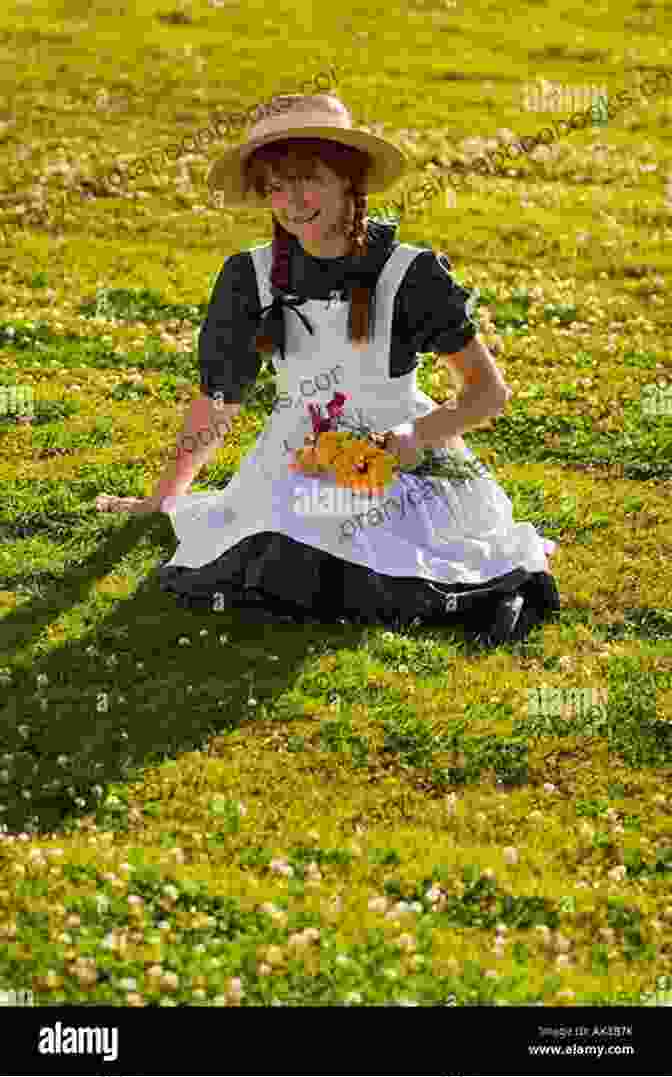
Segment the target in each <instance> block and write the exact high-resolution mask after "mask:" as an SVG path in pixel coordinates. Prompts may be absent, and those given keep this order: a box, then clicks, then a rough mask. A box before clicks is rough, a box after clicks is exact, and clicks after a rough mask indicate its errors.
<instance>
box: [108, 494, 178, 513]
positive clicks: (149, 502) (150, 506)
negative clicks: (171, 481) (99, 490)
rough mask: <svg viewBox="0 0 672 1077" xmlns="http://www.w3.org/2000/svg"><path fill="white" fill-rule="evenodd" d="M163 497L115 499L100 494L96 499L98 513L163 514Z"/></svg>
mask: <svg viewBox="0 0 672 1077" xmlns="http://www.w3.org/2000/svg"><path fill="white" fill-rule="evenodd" d="M162 501H163V497H114V496H113V495H111V494H100V495H99V496H98V497H97V498H96V508H97V509H98V512H133V513H137V514H144V513H151V512H161V511H162V509H161V502H162Z"/></svg>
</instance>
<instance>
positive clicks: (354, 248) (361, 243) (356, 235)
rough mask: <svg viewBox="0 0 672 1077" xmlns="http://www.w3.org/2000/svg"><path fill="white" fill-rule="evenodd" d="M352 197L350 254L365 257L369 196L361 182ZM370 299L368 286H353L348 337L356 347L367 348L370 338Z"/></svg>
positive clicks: (367, 245) (366, 251)
mask: <svg viewBox="0 0 672 1077" xmlns="http://www.w3.org/2000/svg"><path fill="white" fill-rule="evenodd" d="M352 197H353V201H354V206H355V212H354V219H353V223H352V230H351V232H350V256H351V257H354V258H364V256H365V255H366V254H367V253H368V249H369V242H368V235H367V230H366V224H365V221H364V217H365V214H366V204H367V197H366V193H365V191H364V188H363V187H362V186H361V184H353V188H352ZM369 299H370V290H369V289H368V288H356V287H355V288H352V289H351V299H350V311H349V313H348V339H349V340H350V342H351V343H352V345H353V346H354V347H355V348H359V349H361V348H365V347H366V345H367V342H368V339H369V328H370V327H369Z"/></svg>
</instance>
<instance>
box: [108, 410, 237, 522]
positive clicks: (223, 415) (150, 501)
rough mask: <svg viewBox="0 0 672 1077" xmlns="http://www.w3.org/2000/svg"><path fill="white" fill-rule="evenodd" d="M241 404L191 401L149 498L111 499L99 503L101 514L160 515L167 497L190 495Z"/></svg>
mask: <svg viewBox="0 0 672 1077" xmlns="http://www.w3.org/2000/svg"><path fill="white" fill-rule="evenodd" d="M241 406H242V405H241V404H225V403H222V402H221V401H217V400H213V399H212V398H211V397H209V396H205V395H203V394H201V395H200V396H198V397H196V399H195V400H193V401H192V403H191V405H190V407H189V411H188V412H187V414H186V417H185V420H184V426H183V428H182V430H181V431H180V434H179V436H178V439H177V446H176V449H175V452H174V455H173V456H172V458H171V459H170V461H169V463H168V466H167V468H166V469H165V471H164V472H163V475H162V476H161V478H160V479H159V481H158V483H157V485H156V487H155V489H154V490H153V492H152V494H151V495H150V496H149V497H144V498H137V497H111V496H110V495H109V494H101V495H100V496H99V497H98V498H97V500H96V508H97V509H98V510H99V511H100V512H139V513H146V512H161V511H162V506H161V503H162V501H163V500H164V498H166V497H179V496H181V495H183V494H186V493H188V491H189V488H190V486H191V484H192V482H193V481H194V479H195V478H196V475H197V474H198V472H199V471H200V470H201V468H202V467H203V466H204V465H205V464H207V463H209V462H210V460H211V459H212V458H213V456H214V455H215V453H216V452H217V450H218V449H219V448H220V447H221V445H222V444H223V441H224V438H225V437H226V435H227V434H228V433H229V432H230V430H231V422H232V420H233V419H234V418H235V416H236V415H237V414H238V412H239V411H240V409H241Z"/></svg>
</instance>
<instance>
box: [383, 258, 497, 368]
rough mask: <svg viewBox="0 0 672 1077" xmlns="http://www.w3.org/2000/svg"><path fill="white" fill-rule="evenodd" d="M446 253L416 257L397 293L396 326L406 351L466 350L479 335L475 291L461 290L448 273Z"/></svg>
mask: <svg viewBox="0 0 672 1077" xmlns="http://www.w3.org/2000/svg"><path fill="white" fill-rule="evenodd" d="M451 268H452V267H451V264H450V261H449V260H448V258H447V257H446V255H445V254H438V255H437V254H435V253H434V252H433V251H431V250H428V251H427V252H424V251H423V253H422V254H419V255H418V257H417V258H416V259H415V261H414V262H412V263H411V266H410V268H409V270H408V272H407V274H406V276H405V278H404V280H403V281H402V283H401V286H400V288H399V292H398V294H397V298H398V301H399V302H398V304H397V311H396V315H397V317H396V318H395V323H396V327H398V331H399V333H400V334H402V336H403V338H404V343H405V344H406V345H407V346H408V349H409V352H411V353H416V352H437V353H439V352H443V353H446V354H448V355H450V354H453V353H454V352H459V351H461V350H462V348H465V347H466V346H467V344H468V343H469V341H470V340H473V338H474V337H475V336H476V334H477V333H478V329H479V323H478V312H477V311H476V310H475V309H474V306H475V303H476V300H477V298H478V290H474V291H470V290H469V289H467V288H463V287H462V285H461V284H458V283H457V281H456V280H454V279H453V277H452V276H451V274H450V269H451Z"/></svg>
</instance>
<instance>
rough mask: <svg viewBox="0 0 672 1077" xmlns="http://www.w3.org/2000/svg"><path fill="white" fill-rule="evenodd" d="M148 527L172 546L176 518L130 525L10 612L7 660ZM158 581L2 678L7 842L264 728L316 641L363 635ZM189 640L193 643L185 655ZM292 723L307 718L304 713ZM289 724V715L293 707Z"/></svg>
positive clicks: (70, 820) (64, 821) (361, 628)
mask: <svg viewBox="0 0 672 1077" xmlns="http://www.w3.org/2000/svg"><path fill="white" fill-rule="evenodd" d="M148 524H149V527H150V528H151V529H152V531H154V530H158V533H157V535H156V539H157V542H158V544H159V545H161V546H163V545H164V542H163V540H164V531H165V538H166V545H167V544H168V539H169V537H171V536H172V538H173V539H174V536H173V535H172V529H171V528H170V525H169V522H168V520H167V518H163V517H154V518H151V519H148V518H147V517H137V516H135V517H131V518H130V519H129V520H128V521H127V522H126V523H125V524H124V525H123V526H121V527H120V528H118V529H117V528H113V529H112V531H111V533H110V534H108V535H106V536H105V537H104V538H103V539H102V540H101V542H100V543H99V545H98V546H97V547H96V549H95V551H94V552H93V553H92V554H91V555H90V556H89V557H87V558H86V559H85V561H84V562H83V564H82V565H81V566H80V567H78V568H77V569H74V570H73V571H71V572H70V573H69V574H68V576H67V577H66V579H65V580H64V581H63V582H62V583H61V584H60V585H59V586H58V588H55V589H53V590H52V591H51V592H50V594H49V595H48V596H46V597H45V598H44V599H36V600H33V601H31V602H29V603H25V604H23V605H22V606H21V607H20V608H19V609H17V610H16V611H14V612H12V613H10V614H8V615H6V616H5V617H4V618H3V620H2V622H0V624H1V635H2V654H3V655H4V656H6V659H7V658H10V656H11V654H12V653H13V652H15V651H16V650H23V649H25V648H29V647H30V646H31V645H34V644H35V641H36V640H37V639H38V637H39V636H40V635H41V634H42V633H43V632H44V630H45V629H46V628H47V627H48V626H49V625H53V624H54V623H55V622H56V621H57V620H58V618H60V617H62V616H63V615H64V614H67V613H68V612H69V611H72V610H73V609H74V608H75V607H76V606H77V605H79V604H82V603H84V602H86V601H87V599H89V597H90V594H91V590H92V587H93V586H94V585H95V583H96V581H97V580H98V579H101V578H103V577H105V576H107V575H108V574H110V573H112V572H113V571H114V570H115V568H117V567H118V566H119V564H120V563H121V562H122V561H123V559H124V558H125V557H126V556H128V554H129V551H131V550H132V549H133V547H134V546H135V545H136V544H137V542H138V540H139V539H140V537H141V535H142V533H143V532H144V533H146V529H147V527H148ZM164 560H165V558H164V557H162V558H161V561H162V563H163V561H164ZM157 572H158V567H157V568H155V569H154V570H153V571H152V572H150V573H149V574H148V575H147V576H146V577H145V578H144V579H143V581H142V583H141V584H140V587H139V588H138V590H137V592H136V593H135V595H134V596H133V597H132V598H130V599H128V600H125V601H123V602H121V604H120V605H119V607H118V608H117V609H116V610H115V612H114V614H113V615H112V617H110V618H109V619H107V620H105V621H104V623H100V622H98V621H97V620H96V618H95V615H94V616H93V617H91V623H92V631H91V635H90V637H89V638H88V639H87V642H86V644H85V643H84V641H83V640H82V641H80V640H75V639H73V640H64V642H63V645H62V646H60V647H57V648H56V649H55V650H52V651H51V652H50V653H49V654H47V655H45V658H44V661H43V662H42V661H40V660H39V659H38V660H37V661H36V660H35V659H31V660H27V659H26V658H25V657H24V658H22V659H20V660H19V661H18V662H17V663H16V664H15V666H14V669H13V679H10V678H9V677H7V676H6V675H5V674H3V675H2V679H1V680H0V688H1V691H2V695H0V700H1V702H0V749H1V752H2V753H4V754H0V805H3V806H4V810H3V811H0V821H2V823H4V825H5V826H6V827H7V829H8V830H9V832H17V831H20V830H28V831H32V832H35V833H40V832H48V831H50V830H55V829H58V828H62V827H63V826H65V827H66V828H68V827H70V826H72V825H75V822H74V821H75V819H76V818H77V817H78V816H81V815H87V814H91V813H93V812H97V811H98V812H100V806H101V801H102V800H103V799H104V795H105V792H106V790H107V789H108V788H109V786H110V784H111V783H119V782H123V781H128V780H129V779H131V780H132V779H133V778H134V777H136V778H137V777H139V774H140V772H141V771H142V769H143V768H144V767H147V766H151V765H155V764H157V763H161V762H163V760H164V759H165V758H168V757H174V756H175V755H177V754H179V753H180V752H182V751H192V750H195V749H198V748H199V747H201V746H202V744H203V742H204V740H205V739H206V738H207V737H209V736H210V735H212V734H213V733H222V732H230V731H232V730H234V729H236V728H238V727H239V726H240V724H241V722H242V721H243V720H244V718H243V716H245V715H251V716H254V718H255V720H256V722H257V724H259V723H261V722H262V721H272V720H273V715H272V713H269V712H272V710H273V707H274V703H275V701H277V699H278V697H279V696H281V695H282V694H283V693H284V692H286V691H287V689H288V686H290V685H291V683H292V681H293V679H294V678H295V676H296V674H297V672H298V671H299V670H300V668H301V666H302V665H303V663H304V662H305V658H306V654H307V652H308V647H309V646H310V645H311V644H312V645H313V646H314V647H315V652H314V657H319V654H320V652H324V651H325V650H329V649H333V647H347V648H349V649H352V650H353V651H354V650H357V649H359V648H360V647H361V645H362V641H363V639H364V636H365V633H366V631H367V626H365V625H356V624H351V623H349V622H346V623H339V622H334V623H333V624H332V623H327V622H323V621H320V622H312V623H307V624H304V625H300V624H293V623H290V624H278V623H269V622H268V620H267V619H265V616H264V614H263V611H259V612H257V611H255V610H242V609H241V610H238V609H234V610H226V611H223V612H221V613H219V612H218V613H215V612H213V611H211V610H210V609H209V608H208V609H206V610H205V611H204V612H202V613H201V612H194V611H193V610H190V609H184V608H182V607H180V606H179V604H178V603H177V602H176V600H175V598H174V597H173V595H171V594H167V593H166V592H163V591H161V590H160V589H159V586H158V581H157V579H156V573H157ZM214 618H216V620H215V619H214ZM441 630H445V632H446V638H447V639H452V640H455V639H456V641H457V642H458V645H459V641H460V637H461V636H462V635H463V633H462V630H461V628H460V626H457V631H456V634H454V633H455V626H452V625H451V626H441ZM407 631H409V632H412V631H413V629H412V628H411V629H409V630H407ZM420 631H422V627H421V628H420ZM203 633H204V634H203ZM222 636H227V637H228V639H225V640H223V639H222ZM185 638H186V639H188V640H189V641H190V645H185V646H181V645H180V643H179V641H180V639H185ZM465 648H466V650H465V653H466V654H468V653H476V654H478V653H481V652H480V648H479V647H478V645H476V644H470V643H469V641H468V640H467V639H466V637H465ZM92 650H93V653H87V652H90V651H92ZM182 655H184V659H183V660H182ZM273 655H276V656H277V659H278V660H277V661H274V660H273V659H272V657H271V656H273ZM0 661H1V659H0ZM138 663H140V664H141V665H140V668H139V666H138ZM45 677H46V680H43V678H45ZM250 699H254V700H256V703H254V704H252V703H250V702H248V701H249V700H250ZM296 713H297V717H300V716H302V712H301V710H300V709H298V708H297V712H296ZM282 717H283V719H286V718H288V717H289V718H291V709H290V712H289V713H288V712H287V710H286V709H285V711H284V712H283V715H282ZM120 825H121V822H119V823H118V824H117V823H115V829H119V827H120Z"/></svg>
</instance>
